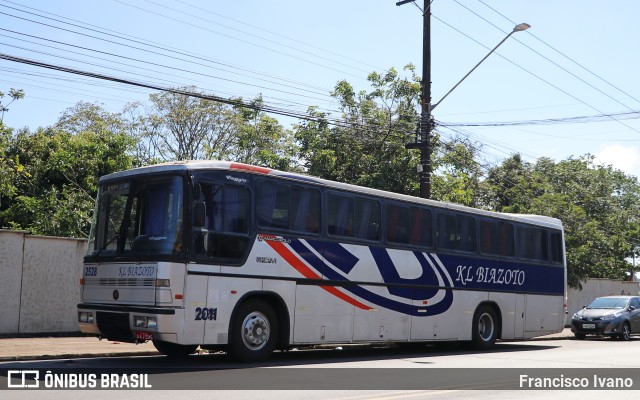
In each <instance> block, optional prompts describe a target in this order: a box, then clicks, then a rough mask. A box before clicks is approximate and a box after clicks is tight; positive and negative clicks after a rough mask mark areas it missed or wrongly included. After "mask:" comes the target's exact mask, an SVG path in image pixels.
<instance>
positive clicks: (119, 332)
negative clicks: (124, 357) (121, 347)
mask: <svg viewBox="0 0 640 400" xmlns="http://www.w3.org/2000/svg"><path fill="white" fill-rule="evenodd" d="M96 323H97V324H98V329H100V333H101V334H102V336H104V337H106V338H107V339H108V340H113V341H117V342H130V343H132V342H135V337H134V335H133V332H132V331H131V328H129V314H126V313H125V314H123V313H113V312H103V311H98V312H97V313H96Z"/></svg>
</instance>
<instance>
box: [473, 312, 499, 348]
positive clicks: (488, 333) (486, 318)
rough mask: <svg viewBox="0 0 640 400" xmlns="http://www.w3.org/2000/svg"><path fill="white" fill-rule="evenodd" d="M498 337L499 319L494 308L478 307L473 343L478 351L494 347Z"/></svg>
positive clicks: (474, 318)
mask: <svg viewBox="0 0 640 400" xmlns="http://www.w3.org/2000/svg"><path fill="white" fill-rule="evenodd" d="M497 337H498V319H497V317H496V313H495V311H494V309H493V308H492V307H489V306H487V305H483V306H480V307H478V309H477V310H476V312H475V314H474V315H473V332H472V343H473V347H475V348H476V349H489V348H491V347H493V345H494V344H495V342H496V339H497Z"/></svg>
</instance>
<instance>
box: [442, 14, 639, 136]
mask: <svg viewBox="0 0 640 400" xmlns="http://www.w3.org/2000/svg"><path fill="white" fill-rule="evenodd" d="M433 18H435V19H436V20H438V21H440V22H441V23H443V24H445V25H446V26H448V27H449V28H451V29H453V30H455V31H456V32H458V33H460V34H461V35H463V36H465V37H467V38H468V39H470V40H472V41H474V42H475V43H477V44H479V45H480V46H482V47H484V48H486V49H489V50H490V48H489V47H487V46H485V45H484V44H482V43H480V42H479V41H477V40H476V39H474V38H473V37H471V36H469V35H467V34H466V33H464V32H462V31H461V30H460V29H458V28H456V27H454V26H453V25H451V24H449V23H448V22H446V21H444V20H442V19H440V18H438V17H437V16H435V15H433ZM495 54H496V55H497V56H499V57H500V58H502V59H504V60H506V61H508V62H509V63H511V64H513V65H515V66H516V67H518V68H519V69H521V70H523V71H524V72H526V73H528V74H529V75H531V76H533V77H535V78H537V79H538V80H540V81H542V82H544V83H546V84H547V85H549V86H551V87H552V88H554V89H556V90H558V91H559V92H562V93H564V94H565V95H567V96H569V97H571V98H572V99H574V100H576V101H578V102H580V103H581V104H583V105H585V106H587V107H589V108H591V109H592V110H595V111H597V112H598V113H600V114H603V115H606V113H605V112H604V111H601V110H599V109H598V108H596V107H594V106H592V105H590V104H589V103H587V102H585V101H584V100H582V99H581V98H579V97H577V96H574V95H572V94H571V93H569V92H567V91H566V90H564V89H561V88H560V87H558V86H557V85H554V84H553V83H551V82H549V81H548V80H546V79H544V78H543V77H541V76H540V75H537V74H535V73H534V72H532V71H529V70H528V69H526V68H525V67H523V66H521V65H520V64H518V63H516V62H514V61H511V60H510V59H508V58H506V57H504V56H502V55H501V54H499V53H497V52H496V53H495ZM610 119H611V120H613V121H615V122H616V123H618V124H620V125H623V126H625V127H627V128H628V129H630V130H632V131H634V132H636V133H640V130H638V129H636V128H634V127H632V126H629V125H627V124H625V123H624V122H622V121H618V120H616V119H615V118H613V117H610Z"/></svg>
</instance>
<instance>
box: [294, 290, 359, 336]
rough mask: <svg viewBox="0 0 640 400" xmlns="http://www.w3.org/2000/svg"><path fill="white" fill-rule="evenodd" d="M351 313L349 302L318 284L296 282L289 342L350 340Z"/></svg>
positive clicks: (352, 307)
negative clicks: (297, 283)
mask: <svg viewBox="0 0 640 400" xmlns="http://www.w3.org/2000/svg"><path fill="white" fill-rule="evenodd" d="M337 290H342V289H340V288H337ZM353 317H354V306H353V305H351V304H349V303H347V302H345V301H343V300H341V299H339V298H337V297H336V296H334V295H332V294H329V293H327V291H325V290H324V289H323V288H321V287H320V286H315V285H298V286H297V287H296V308H295V318H294V320H295V324H294V330H293V342H294V343H331V342H334V343H335V342H347V343H348V342H351V340H352V339H353Z"/></svg>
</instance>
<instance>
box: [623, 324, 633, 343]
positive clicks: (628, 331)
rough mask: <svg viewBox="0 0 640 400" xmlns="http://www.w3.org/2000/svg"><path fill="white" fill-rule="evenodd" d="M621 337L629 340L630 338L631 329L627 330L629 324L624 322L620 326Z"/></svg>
mask: <svg viewBox="0 0 640 400" xmlns="http://www.w3.org/2000/svg"><path fill="white" fill-rule="evenodd" d="M622 338H623V339H624V340H629V339H630V338H631V331H630V330H629V325H627V324H624V325H623V326H622Z"/></svg>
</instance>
